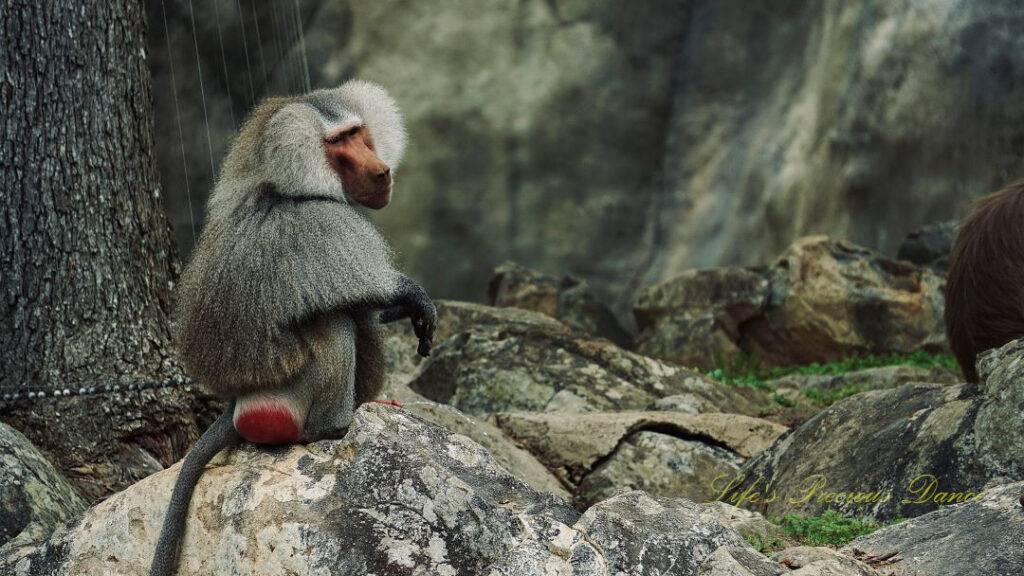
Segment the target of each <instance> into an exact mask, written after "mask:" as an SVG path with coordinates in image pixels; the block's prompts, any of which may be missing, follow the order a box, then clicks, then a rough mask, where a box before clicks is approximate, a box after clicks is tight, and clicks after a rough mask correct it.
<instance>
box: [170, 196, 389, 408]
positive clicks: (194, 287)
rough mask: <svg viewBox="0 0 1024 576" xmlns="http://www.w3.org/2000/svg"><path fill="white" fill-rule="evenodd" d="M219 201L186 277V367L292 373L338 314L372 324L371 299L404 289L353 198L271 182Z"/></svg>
mask: <svg viewBox="0 0 1024 576" xmlns="http://www.w3.org/2000/svg"><path fill="white" fill-rule="evenodd" d="M211 209H213V210H218V211H221V213H220V214H218V215H216V217H212V218H210V224H209V225H208V227H207V228H206V229H204V230H203V233H202V238H201V241H200V242H199V244H198V246H197V248H196V250H195V252H194V253H193V256H192V261H191V262H190V263H189V265H188V266H187V268H186V270H185V273H184V275H183V277H182V283H181V294H180V297H179V300H178V301H179V302H180V303H181V305H180V307H179V316H180V321H181V326H180V338H179V341H180V342H181V350H180V358H181V360H182V363H183V364H184V365H185V368H186V369H187V370H188V371H189V372H190V373H191V374H192V375H193V376H194V377H196V378H198V379H199V380H200V381H201V382H205V383H207V384H210V385H211V386H212V387H215V388H216V389H218V390H237V391H244V390H246V389H248V388H250V387H251V388H256V387H265V386H272V385H274V384H275V383H279V382H281V381H283V380H284V379H286V378H288V377H289V376H291V375H293V374H295V373H296V372H297V371H298V370H300V369H301V368H302V367H303V366H304V365H305V364H306V362H307V361H308V360H309V358H310V355H311V354H315V353H316V349H317V348H318V345H319V343H321V342H326V341H328V339H330V338H331V334H330V333H329V328H328V325H329V323H328V321H327V320H328V319H329V318H330V317H331V315H332V314H335V313H354V314H355V315H356V316H357V317H358V319H359V320H360V322H359V323H360V324H362V325H364V326H365V325H366V323H367V317H366V315H365V310H366V308H367V306H366V305H367V304H369V305H370V306H369V307H374V306H381V305H383V304H384V303H385V302H386V298H387V297H388V296H389V295H391V294H394V293H395V291H396V290H397V287H398V284H399V281H400V278H401V277H400V275H399V274H398V272H396V271H395V270H394V268H393V267H392V265H391V252H390V249H389V248H388V246H387V244H386V242H385V241H384V239H383V238H382V237H381V235H380V233H379V232H378V231H377V229H376V228H375V227H374V226H373V224H372V223H370V222H369V221H368V220H367V219H366V218H365V217H363V216H362V215H361V214H359V213H358V212H356V210H354V209H353V208H352V207H351V206H349V205H347V204H344V203H342V202H340V201H337V200H330V199H320V198H307V199H295V198H285V197H282V196H280V195H277V194H276V193H275V191H274V190H273V189H272V188H270V187H267V186H264V187H263V188H262V189H261V190H259V191H258V192H257V193H256V194H255V195H250V196H249V197H248V198H247V199H246V200H245V201H243V202H242V203H241V204H240V205H238V206H235V207H225V206H215V205H212V206H211ZM373 318H375V316H373ZM300 327H302V329H301V330H300V329H299V328H300Z"/></svg>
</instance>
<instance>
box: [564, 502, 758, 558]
mask: <svg viewBox="0 0 1024 576" xmlns="http://www.w3.org/2000/svg"><path fill="white" fill-rule="evenodd" d="M576 527H577V529H579V530H580V531H583V532H586V533H587V535H588V537H589V538H590V540H591V541H592V542H594V544H595V545H596V546H598V547H600V548H601V550H602V551H603V552H604V557H605V559H606V561H607V562H608V566H609V573H611V574H626V575H630V576H633V575H640V574H659V575H665V576H667V575H670V574H673V575H674V574H678V575H683V574H695V573H696V572H697V570H698V568H700V566H701V564H703V563H704V560H705V559H706V558H707V557H708V556H710V555H711V553H712V552H714V551H715V550H716V549H718V548H721V547H722V546H739V547H747V548H749V546H747V543H746V542H744V541H743V538H741V537H740V536H739V535H738V534H736V533H735V532H733V531H732V530H730V529H729V528H727V527H726V526H724V525H722V524H721V523H720V522H719V521H718V517H717V514H716V513H714V512H712V511H709V510H707V509H705V508H703V507H701V506H700V505H698V504H694V503H693V502H690V501H688V500H682V499H668V498H653V497H651V496H649V495H647V494H645V493H643V492H627V493H625V494H622V495H620V496H616V497H615V498H612V499H610V500H605V501H604V502H600V503H599V504H597V505H595V506H593V507H591V508H590V509H589V510H587V512H586V513H585V514H583V517H582V518H580V520H579V522H577V523H576Z"/></svg>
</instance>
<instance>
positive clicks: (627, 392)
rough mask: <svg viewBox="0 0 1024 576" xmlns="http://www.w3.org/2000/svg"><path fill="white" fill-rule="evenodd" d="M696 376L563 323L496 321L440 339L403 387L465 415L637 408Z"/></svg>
mask: <svg viewBox="0 0 1024 576" xmlns="http://www.w3.org/2000/svg"><path fill="white" fill-rule="evenodd" d="M519 312H520V313H525V311H522V310H520V311H519ZM542 317H543V316H542ZM552 322H554V321H553V320H552ZM702 379H704V377H702V376H700V375H699V374H696V373H694V372H691V371H688V370H684V369H680V368H678V367H675V366H670V365H667V364H663V363H661V362H658V361H657V360H652V359H650V358H647V357H644V356H640V355H638V354H634V353H632V352H627V351H625V350H622V349H621V348H619V347H617V346H615V345H614V344H612V343H611V342H609V341H607V340H604V339H596V338H593V337H588V336H585V335H583V334H581V333H577V332H570V331H568V330H566V329H564V327H563V328H549V327H543V326H537V325H529V324H511V323H504V322H501V323H497V324H488V325H483V324H481V325H476V326H471V327H470V328H469V329H467V330H465V331H463V332H460V333H459V334H457V335H456V336H454V337H451V338H449V339H448V340H446V341H444V342H443V343H441V344H440V345H439V346H437V347H436V348H435V349H434V351H433V352H432V354H431V356H430V358H428V359H427V360H426V361H425V362H424V363H423V366H422V367H421V368H420V370H419V372H418V374H417V376H416V378H415V379H414V380H413V381H412V382H411V383H410V387H411V388H412V389H413V390H414V391H415V392H417V393H419V394H422V395H423V396H425V397H427V398H429V399H431V400H434V401H436V402H441V403H444V404H450V405H452V406H454V407H456V408H458V409H459V410H462V411H463V412H467V413H469V414H481V413H488V412H508V411H555V410H559V411H576V412H585V411H594V410H643V409H644V408H646V407H647V406H649V405H651V404H653V403H654V402H655V401H656V400H658V399H660V398H664V397H666V396H672V395H677V394H683V393H687V392H692V391H694V390H695V389H697V388H698V387H696V386H695V385H694V383H693V382H691V381H693V380H702ZM688 382H689V383H688ZM714 385H715V386H721V384H717V383H716V384H714Z"/></svg>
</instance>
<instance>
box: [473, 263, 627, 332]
mask: <svg viewBox="0 0 1024 576" xmlns="http://www.w3.org/2000/svg"><path fill="white" fill-rule="evenodd" d="M487 297H488V300H489V301H490V304H491V305H492V306H500V307H506V306H513V307H516V308H523V309H525V310H533V311H535V312H540V313H541V314H546V315H548V316H551V317H552V318H557V319H558V320H560V321H561V322H562V323H564V324H565V325H566V326H569V327H570V328H574V329H576V330H579V331H580V332H585V333H587V334H591V335H594V336H600V337H602V338H607V339H609V340H611V341H612V342H615V343H616V344H618V345H620V346H627V345H629V344H631V343H632V341H633V337H632V336H631V335H630V334H629V333H628V332H626V330H625V329H624V328H623V327H622V325H621V324H619V321H618V319H616V318H615V314H614V313H612V311H611V308H609V307H608V306H606V305H605V304H604V302H602V301H601V300H600V299H599V298H598V297H597V295H596V294H594V291H593V290H592V289H591V288H590V285H589V284H588V283H587V281H586V280H583V279H581V278H577V277H576V276H573V275H571V274H569V275H566V276H563V277H562V278H557V277H555V276H548V275H546V274H541V273H540V272H537V271H535V270H531V269H529V268H527V267H525V266H520V265H519V264H516V263H514V262H506V263H504V264H502V265H501V266H499V267H498V268H497V269H495V270H494V277H493V278H491V283H490V285H489V286H488V287H487Z"/></svg>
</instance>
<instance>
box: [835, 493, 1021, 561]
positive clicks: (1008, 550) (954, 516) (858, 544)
mask: <svg viewBox="0 0 1024 576" xmlns="http://www.w3.org/2000/svg"><path fill="white" fill-rule="evenodd" d="M845 550H846V551H848V552H851V553H853V554H855V555H857V556H858V557H861V558H865V559H871V558H876V559H885V562H886V565H887V566H886V568H887V570H890V571H891V573H893V574H928V575H929V576H960V575H962V574H979V575H980V574H984V575H985V576H1018V575H1020V574H1024V482H1016V483H1014V484H1006V485H1002V486H997V487H994V488H991V489H989V490H986V491H985V493H984V494H983V495H982V496H981V498H979V499H978V500H977V501H974V502H968V503H963V504H956V505H953V506H947V507H944V508H942V509H940V510H936V511H935V512H931V513H929V514H925V515H924V516H918V517H917V518H913V519H910V520H907V521H906V522H901V523H899V524H896V525H895V526H889V527H887V528H883V529H881V530H879V531H877V532H874V533H872V534H868V535H867V536H861V537H860V538H857V539H856V540H854V541H853V542H850V543H849V544H848V545H847V546H846V548H845Z"/></svg>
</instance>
